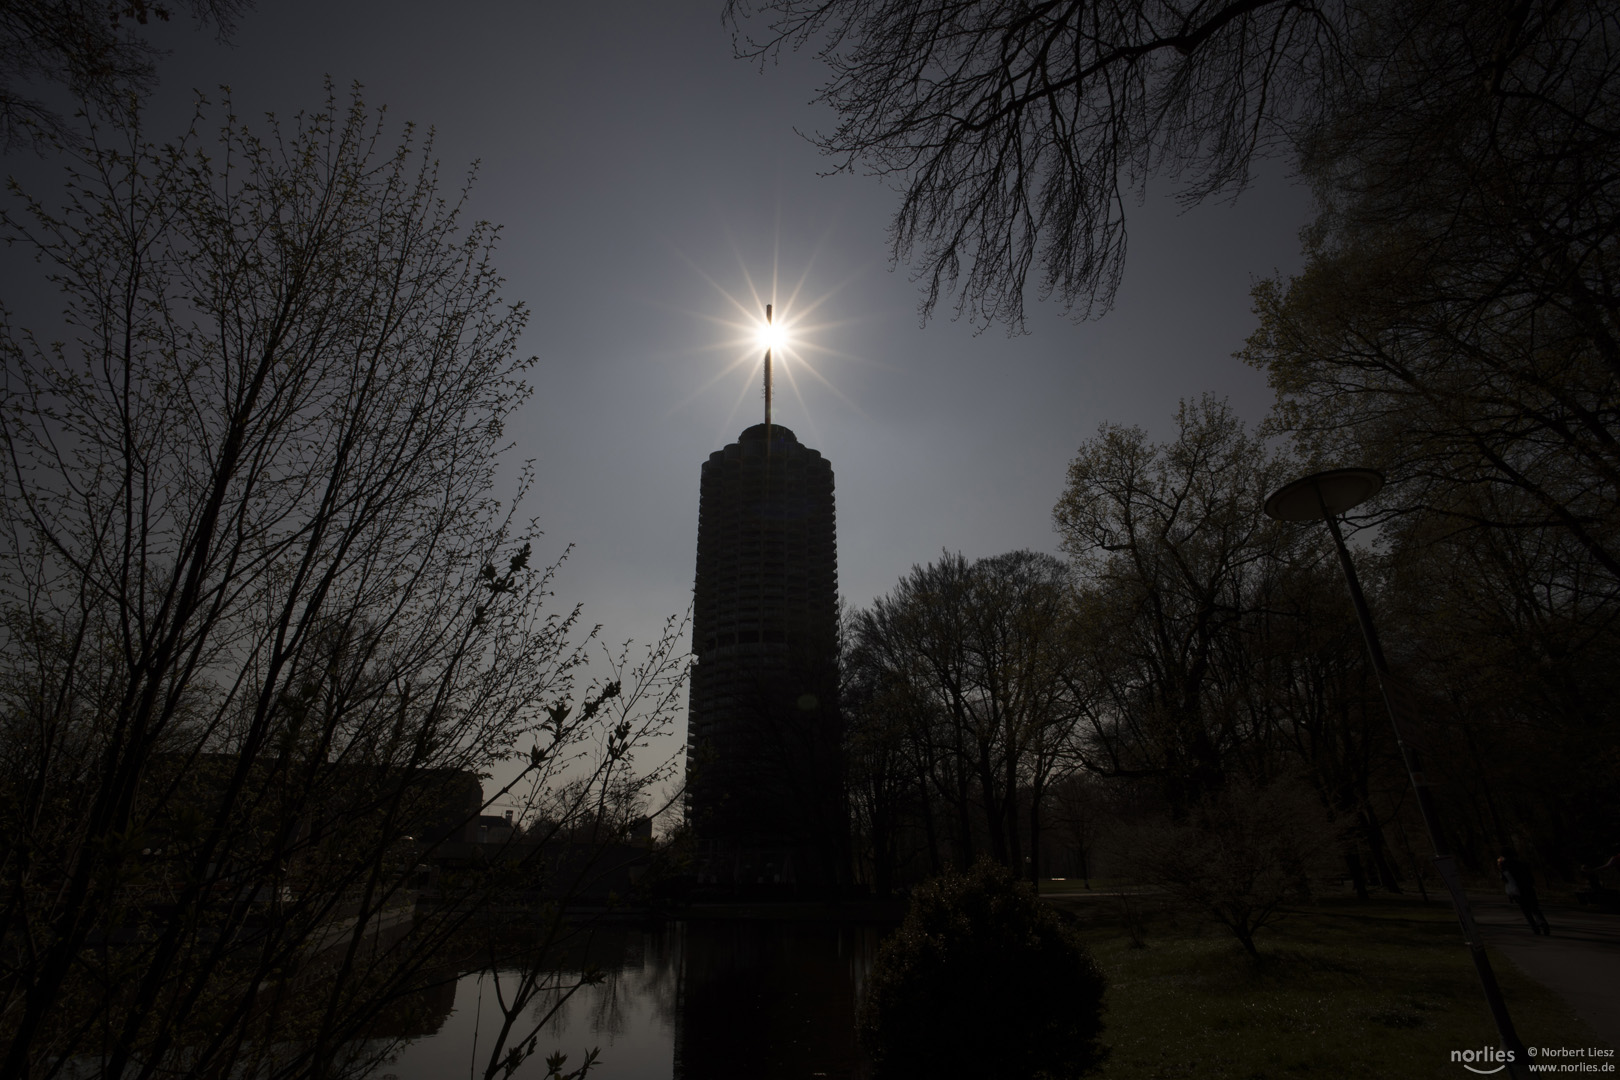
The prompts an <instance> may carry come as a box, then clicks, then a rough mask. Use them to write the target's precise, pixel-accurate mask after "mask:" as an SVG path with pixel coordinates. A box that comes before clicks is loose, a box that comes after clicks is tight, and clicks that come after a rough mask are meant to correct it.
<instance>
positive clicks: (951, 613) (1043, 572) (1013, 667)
mask: <svg viewBox="0 0 1620 1080" xmlns="http://www.w3.org/2000/svg"><path fill="white" fill-rule="evenodd" d="M1067 600H1068V592H1067V570H1066V568H1065V567H1064V565H1063V564H1062V563H1061V562H1060V561H1059V560H1057V559H1055V558H1053V557H1052V556H1050V555H1043V554H1040V553H1037V552H1031V551H1015V552H1010V553H1008V554H1006V555H999V556H995V557H992V558H987V559H980V560H978V561H976V562H974V563H971V564H970V563H968V562H967V561H966V560H964V559H963V558H962V557H961V556H959V555H951V554H946V555H944V556H943V557H942V558H941V559H940V560H939V561H938V562H936V563H933V564H930V565H929V566H926V567H916V568H914V569H913V570H912V572H911V574H910V575H908V576H907V577H906V578H904V579H903V580H902V581H901V582H900V584H899V585H898V586H897V587H896V588H895V590H894V591H893V592H892V593H891V594H890V595H888V596H885V597H880V598H879V599H878V600H877V601H876V602H875V603H874V604H873V605H872V607H871V609H870V610H868V611H863V612H860V613H858V614H857V616H856V618H855V621H854V632H853V635H852V636H853V638H854V644H855V652H856V656H857V658H858V660H859V663H860V664H861V666H862V669H863V670H864V673H865V676H866V678H868V679H869V680H871V681H872V682H873V683H874V684H875V685H876V686H877V687H879V688H880V689H881V691H882V692H881V695H875V696H874V700H872V701H870V702H867V703H864V707H865V708H867V709H876V708H883V709H884V710H886V712H887V719H888V720H889V722H890V723H891V724H892V723H896V722H898V723H899V724H901V725H903V726H904V730H905V733H906V741H907V742H908V743H909V744H910V751H909V752H910V755H911V757H912V760H913V762H914V767H915V766H920V769H919V772H920V775H921V776H922V777H924V778H925V785H924V786H925V788H926V789H931V790H925V791H924V792H923V793H922V798H923V799H924V800H928V799H932V798H934V797H935V796H937V797H938V798H939V799H940V801H942V802H943V803H944V804H945V805H946V806H948V807H949V808H950V816H951V819H952V825H953V826H954V829H955V831H956V833H957V836H956V839H957V852H958V856H959V857H960V858H961V859H963V860H964V861H966V860H969V859H971V858H972V857H973V853H974V849H975V846H976V838H977V837H979V836H981V835H982V836H983V838H984V839H985V840H987V841H988V843H989V847H990V852H991V854H992V855H993V857H994V858H995V859H996V861H997V862H999V863H1001V864H1002V865H1004V866H1008V867H1014V868H1016V871H1017V872H1020V873H1022V872H1024V869H1025V863H1024V851H1025V848H1024V843H1025V840H1026V839H1027V840H1028V843H1029V851H1030V856H1029V859H1030V861H1029V864H1028V865H1029V873H1031V874H1037V873H1039V857H1038V845H1039V842H1040V831H1041V827H1042V826H1041V822H1042V816H1041V811H1042V807H1043V805H1044V800H1045V798H1046V795H1047V786H1048V784H1049V783H1050V781H1051V779H1052V777H1053V776H1054V774H1055V772H1056V771H1057V769H1058V768H1059V767H1060V765H1061V763H1062V762H1063V761H1065V760H1066V758H1065V748H1066V746H1067V740H1068V734H1069V732H1070V731H1072V729H1073V725H1074V721H1075V719H1076V714H1075V710H1074V707H1073V704H1072V701H1071V699H1070V697H1069V695H1068V693H1067V691H1066V685H1067V684H1066V683H1065V680H1064V678H1063V673H1062V670H1061V669H1062V666H1063V664H1064V662H1065V661H1064V657H1063V656H1062V654H1061V647H1062V644H1063V641H1064V635H1063V633H1062V626H1063V624H1064V621H1065V620H1066V619H1067V618H1068V614H1069V611H1068V604H1067ZM869 722H875V721H873V720H872V719H871V718H869ZM878 746H879V748H882V746H883V744H882V743H879V744H878ZM857 767H858V768H859V767H861V766H860V764H859V763H857ZM1023 799H1027V800H1028V802H1027V803H1024V802H1022V801H1021V800H1023ZM1021 807H1022V808H1025V809H1027V811H1028V818H1027V822H1028V829H1029V831H1028V832H1027V833H1025V832H1024V830H1023V828H1022V827H1021V824H1020V821H1019V810H1020V809H1021ZM975 811H976V812H977V813H975ZM977 816H982V819H983V825H982V830H981V829H979V828H977V827H975V823H974V818H975V817H977ZM926 826H927V828H928V830H929V833H930V836H931V835H932V829H933V821H932V818H931V817H930V818H929V819H928V821H927V822H926Z"/></svg>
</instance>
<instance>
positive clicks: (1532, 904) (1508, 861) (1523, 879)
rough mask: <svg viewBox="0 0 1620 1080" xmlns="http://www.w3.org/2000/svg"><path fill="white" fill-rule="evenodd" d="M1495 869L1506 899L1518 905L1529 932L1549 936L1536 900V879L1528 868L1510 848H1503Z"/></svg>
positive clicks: (1549, 933)
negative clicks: (1499, 877)
mask: <svg viewBox="0 0 1620 1080" xmlns="http://www.w3.org/2000/svg"><path fill="white" fill-rule="evenodd" d="M1496 868H1497V870H1498V871H1500V872H1501V874H1502V886H1503V887H1504V888H1505V889H1506V890H1507V895H1508V899H1509V900H1512V901H1513V902H1514V903H1515V904H1517V905H1519V910H1520V911H1521V912H1523V913H1524V921H1525V922H1527V923H1529V924H1530V932H1531V933H1534V934H1546V935H1549V936H1551V934H1552V927H1550V926H1548V925H1547V916H1545V915H1543V914H1542V913H1541V901H1540V900H1538V899H1536V879H1535V878H1534V877H1533V876H1532V875H1531V873H1530V867H1529V866H1527V865H1525V863H1524V861H1523V860H1521V859H1519V858H1518V857H1517V856H1516V855H1514V854H1513V849H1512V848H1503V849H1502V854H1501V856H1500V857H1498V858H1497V860H1496Z"/></svg>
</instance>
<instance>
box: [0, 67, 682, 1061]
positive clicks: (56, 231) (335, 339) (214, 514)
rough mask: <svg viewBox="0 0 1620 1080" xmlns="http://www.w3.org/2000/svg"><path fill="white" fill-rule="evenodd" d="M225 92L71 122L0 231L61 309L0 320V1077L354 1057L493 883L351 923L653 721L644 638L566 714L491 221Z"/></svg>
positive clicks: (512, 311) (652, 660) (564, 620)
mask: <svg viewBox="0 0 1620 1080" xmlns="http://www.w3.org/2000/svg"><path fill="white" fill-rule="evenodd" d="M226 114H227V118H226V120H225V122H224V124H223V127H222V129H221V131H220V133H219V136H218V141H217V142H216V143H214V144H212V145H209V144H208V142H207V141H206V140H203V139H200V138H198V137H197V136H196V134H195V128H194V131H193V134H191V135H188V136H187V137H185V138H183V139H181V140H179V141H177V142H174V143H170V144H165V145H162V146H155V145H152V144H151V143H149V142H147V141H145V140H144V138H143V136H142V134H141V132H140V130H139V129H138V127H137V128H129V127H123V126H118V125H115V126H114V127H113V128H112V129H110V130H109V129H106V128H92V129H91V130H90V131H89V133H88V137H87V138H86V139H85V140H84V141H83V142H82V143H80V144H78V146H79V148H78V149H77V150H71V151H69V154H70V157H71V158H72V160H73V166H72V168H71V171H70V172H69V175H68V182H67V184H66V187H65V193H64V195H63V197H62V199H61V205H60V207H55V206H51V205H47V204H46V203H44V202H41V201H38V200H28V201H26V202H25V205H24V207H23V209H22V210H21V211H19V212H13V211H7V212H6V214H5V216H4V218H3V227H4V230H5V233H6V236H7V239H8V240H9V241H10V242H12V243H13V244H20V245H22V246H23V247H24V248H25V249H26V250H30V251H32V252H33V253H34V254H35V255H36V256H37V258H38V259H39V260H40V261H41V262H42V263H43V264H44V265H45V266H46V267H47V268H48V272H49V273H50V274H51V275H52V279H53V280H54V281H55V282H56V283H57V284H58V285H59V286H60V287H61V290H62V296H63V299H64V302H65V308H64V311H63V314H62V316H61V318H62V322H61V323H60V324H59V325H53V326H52V327H51V330H50V331H49V334H50V336H49V337H42V336H36V335H35V334H34V333H31V332H30V331H27V330H24V329H21V328H19V327H18V326H17V325H16V324H15V322H14V320H13V317H12V316H11V315H10V314H9V313H8V314H7V316H6V324H5V327H4V334H3V337H0V348H3V350H4V352H5V383H4V397H3V399H0V454H3V461H4V473H3V480H0V483H3V485H4V498H3V501H0V505H3V508H4V509H3V511H0V514H3V518H0V522H3V528H0V604H3V615H4V622H3V624H0V657H3V660H0V695H3V697H0V760H3V762H4V767H5V769H6V771H7V782H6V784H5V785H4V788H3V790H4V797H3V800H0V837H3V838H4V847H3V849H0V941H3V952H0V965H3V966H0V1030H3V1031H4V1033H5V1036H6V1039H5V1041H6V1043H7V1045H8V1049H7V1051H6V1057H5V1061H4V1064H3V1065H0V1072H4V1074H5V1075H7V1076H17V1077H30V1076H33V1077H46V1076H51V1075H56V1074H58V1073H60V1072H61V1071H62V1070H63V1069H64V1068H69V1067H71V1068H73V1069H79V1068H81V1066H82V1061H81V1062H79V1063H74V1061H73V1059H74V1055H82V1056H85V1057H88V1058H90V1059H93V1060H94V1061H95V1062H96V1063H97V1064H98V1066H99V1073H100V1075H103V1076H106V1077H125V1076H139V1077H149V1076H153V1075H156V1074H157V1073H159V1072H162V1073H163V1074H165V1075H168V1074H171V1073H175V1074H185V1075H221V1074H226V1073H230V1072H231V1071H232V1070H240V1071H241V1072H243V1073H253V1074H255V1075H265V1076H328V1075H334V1074H336V1073H340V1072H343V1071H345V1070H346V1069H350V1070H353V1069H359V1068H362V1067H364V1066H365V1064H366V1061H365V1060H357V1059H355V1058H354V1056H353V1055H354V1051H353V1050H352V1048H351V1040H352V1038H353V1037H354V1034H355V1033H356V1032H357V1031H359V1030H361V1029H362V1028H363V1026H364V1025H365V1023H366V1022H367V1021H368V1020H369V1018H371V1017H373V1016H375V1015H376V1014H377V1012H378V1010H380V1009H381V1008H382V1007H384V1006H385V1005H386V1004H387V1003H388V1002H389V1001H390V1000H393V999H395V998H397V997H398V996H399V995H400V994H403V993H405V992H407V991H408V990H409V989H410V988H411V987H412V986H413V985H414V983H413V979H415V978H417V977H418V976H419V974H420V972H421V970H422V965H423V963H424V962H425V958H426V957H427V956H428V955H430V954H431V952H432V950H433V949H434V948H436V947H438V946H439V945H441V944H442V943H443V941H444V940H445V937H446V935H447V934H449V933H450V932H451V931H452V930H453V929H454V928H455V926H456V925H458V920H459V919H463V918H465V913H466V911H467V910H468V906H469V904H471V903H472V902H475V901H476V900H477V899H478V897H479V896H480V895H481V890H485V889H488V888H495V887H501V886H503V885H505V884H508V882H507V879H506V878H505V877H503V875H506V874H507V873H508V872H507V871H504V870H499V869H498V868H492V869H491V870H490V872H489V873H487V874H471V875H467V876H465V877H464V879H463V880H462V881H461V883H460V884H458V885H457V886H456V887H455V888H454V889H452V890H450V892H451V893H452V894H453V895H450V896H449V899H450V900H451V901H453V902H451V903H448V904H446V905H445V906H444V908H443V909H442V911H441V914H440V915H439V916H436V917H435V918H431V919H428V920H426V921H425V922H424V921H419V922H418V923H417V924H416V925H414V926H413V927H412V929H411V931H410V932H409V933H407V934H405V935H404V937H403V938H402V939H390V940H389V941H388V942H379V941H378V939H376V937H375V935H374V934H373V933H372V931H373V930H374V929H375V928H376V927H377V925H378V923H379V921H381V920H384V919H385V918H386V917H387V916H388V913H389V912H392V911H397V910H399V909H400V908H401V906H402V905H403V907H404V909H405V910H406V911H408V910H409V906H410V900H411V897H412V893H411V888H412V882H413V881H415V880H416V879H417V878H418V877H419V873H420V871H419V866H418V864H419V862H420V861H421V860H422V859H424V858H431V857H432V856H433V854H434V852H435V851H436V850H438V849H439V848H441V847H442V846H443V844H445V843H447V842H453V840H454V838H455V834H456V830H457V828H458V827H459V825H460V824H463V823H465V821H466V820H467V819H468V818H469V816H473V817H475V816H476V815H477V814H478V813H479V812H481V810H482V809H483V808H484V806H487V805H488V804H489V803H490V802H493V801H495V799H497V798H504V797H506V796H507V795H509V794H512V793H516V794H514V795H513V796H512V797H513V798H517V799H526V800H528V801H529V802H530V803H533V802H535V801H537V800H539V799H540V798H542V797H543V795H544V793H545V792H547V791H549V790H552V789H554V788H555V787H556V785H557V784H558V783H559V782H560V781H561V780H563V779H567V778H570V777H579V776H580V775H582V774H583V775H584V776H585V777H586V779H585V780H584V781H583V782H582V784H581V785H580V786H579V789H578V790H579V798H578V800H577V805H578V806H580V807H584V808H589V807H591V806H592V805H593V803H594V801H595V800H597V799H598V798H599V797H600V793H601V792H603V791H605V790H608V789H609V788H611V787H612V786H613V785H615V784H622V782H623V778H624V775H625V774H624V770H625V769H626V768H627V766H628V762H629V757H630V754H631V752H632V751H633V750H634V748H635V747H636V746H638V745H640V744H641V743H643V742H644V741H645V739H646V738H647V737H648V735H649V734H650V733H652V732H653V731H655V730H656V729H657V728H658V727H659V726H660V725H661V724H662V723H664V722H666V721H667V719H668V717H669V715H670V702H671V700H672V698H671V697H670V694H671V693H672V692H673V691H671V690H670V688H669V685H668V680H669V677H671V676H678V675H679V671H680V664H679V654H678V651H676V650H675V646H674V644H673V643H675V642H677V641H678V640H679V636H680V634H679V628H678V627H677V628H676V629H675V630H673V631H671V632H670V633H666V635H665V639H664V641H663V642H662V643H660V644H659V645H655V646H654V648H653V650H652V653H651V654H650V656H649V659H648V661H647V662H646V663H645V664H643V665H642V666H641V667H640V668H637V667H636V666H635V665H634V664H631V663H628V662H626V661H620V662H619V663H618V664H617V665H616V666H615V667H613V668H612V669H611V670H610V671H609V673H608V674H607V676H605V677H604V680H603V681H601V682H599V683H597V684H596V685H595V686H593V687H591V688H589V689H588V690H587V691H586V692H585V701H584V703H583V704H582V706H581V707H579V708H577V709H574V708H572V707H571V706H570V704H569V699H570V698H572V697H575V696H577V694H578V692H579V691H578V689H577V688H576V687H575V677H576V674H577V672H578V670H579V668H580V665H581V663H582V662H583V661H584V653H583V652H582V649H583V647H584V646H585V644H586V643H587V642H588V640H589V638H590V637H591V636H592V634H593V633H594V632H593V631H584V630H582V629H581V627H580V625H579V613H578V611H577V609H576V610H575V611H572V612H560V613H549V612H547V611H546V609H545V607H544V604H543V602H544V600H545V599H546V598H547V597H548V596H550V595H551V587H552V576H553V574H554V573H555V571H556V566H555V565H554V566H552V567H551V568H550V569H548V570H544V571H541V570H537V569H536V568H534V567H533V566H532V565H531V560H532V552H533V543H534V541H535V540H536V539H537V538H538V534H537V533H536V532H535V531H534V529H533V526H532V524H531V525H530V526H528V527H527V528H525V527H523V526H522V525H521V523H518V522H517V521H516V519H515V518H514V517H513V507H514V506H515V505H516V503H515V501H508V502H506V503H505V504H504V505H503V502H502V501H501V500H499V499H498V498H497V497H496V490H497V489H496V483H497V471H496V470H497V466H498V464H499V461H500V454H501V451H502V450H503V448H504V445H505V443H504V436H503V433H502V425H503V422H504V420H505V419H506V418H507V417H509V416H510V415H511V412H512V410H513V409H514V408H515V407H516V406H517V405H518V403H520V402H521V401H523V400H524V398H525V396H526V395H527V393H528V389H527V387H526V385H525V384H524V382H523V376H524V373H525V371H526V370H527V368H528V366H529V364H530V362H531V361H529V360H526V359H522V358H520V357H517V356H516V355H515V347H516V341H517V335H518V333H519V331H520V330H521V329H522V327H523V324H524V320H525V313H524V311H523V309H522V307H521V306H518V305H511V304H508V303H507V302H505V301H504V300H503V299H502V297H501V294H500V287H501V280H500V278H499V277H498V276H497V274H496V271H495V269H494V267H493V264H492V262H491V257H492V251H493V245H494V240H495V236H496V231H495V229H494V228H493V227H492V226H490V225H489V224H487V223H484V222H473V223H467V222H465V221H464V220H463V216H464V215H463V209H462V200H461V199H459V198H451V199H448V200H447V199H445V198H444V197H443V196H442V195H441V193H440V190H439V185H438V178H437V173H436V166H435V163H434V162H433V160H432V157H431V147H424V148H423V149H422V150H420V151H419V150H417V149H416V148H415V147H413V145H412V143H411V141H410V139H409V137H407V139H406V141H405V142H403V143H402V144H401V145H399V146H398V147H397V148H396V149H392V150H390V149H387V148H386V143H384V142H383V141H382V139H383V133H382V130H381V126H380V120H373V119H372V118H371V117H370V116H369V115H368V113H367V111H366V109H365V108H364V106H363V105H362V104H361V103H360V102H359V100H358V98H356V99H355V100H354V101H353V102H352V103H351V104H350V105H349V106H348V107H347V109H344V108H342V107H340V105H339V103H338V102H337V101H336V100H335V99H334V98H333V96H332V95H331V93H330V90H329V92H328V101H327V105H326V108H325V109H323V110H321V111H319V112H316V113H314V114H310V115H300V116H298V117H297V118H295V119H294V120H293V121H292V122H291V123H290V124H288V125H278V124H274V123H272V128H273V134H272V135H271V136H270V137H269V138H261V137H260V136H258V135H256V134H254V133H253V131H252V130H251V129H250V128H248V127H247V126H245V125H243V124H242V123H241V122H239V121H238V120H237V119H236V118H235V117H234V116H230V115H229V108H228V105H227V108H226ZM527 483H528V479H527V470H525V471H524V473H523V475H521V476H519V477H517V478H515V481H514V487H515V489H516V490H515V494H516V495H517V497H519V498H520V497H521V495H522V492H523V490H524V489H525V488H526V487H527ZM497 769H499V770H502V772H503V775H506V776H509V777H511V779H510V781H509V782H508V783H506V784H505V785H504V786H503V787H501V788H500V790H499V791H497V792H495V794H494V795H493V796H490V797H489V798H486V799H485V800H484V803H483V805H482V806H481V805H480V804H479V799H478V797H477V795H478V790H479V780H480V778H484V779H487V778H489V777H490V776H491V775H493V774H494V772H495V770H497ZM468 791H470V792H471V796H470V804H469V802H468V796H467V794H466V793H467V792H468ZM458 793H459V794H458ZM508 876H509V875H508Z"/></svg>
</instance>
